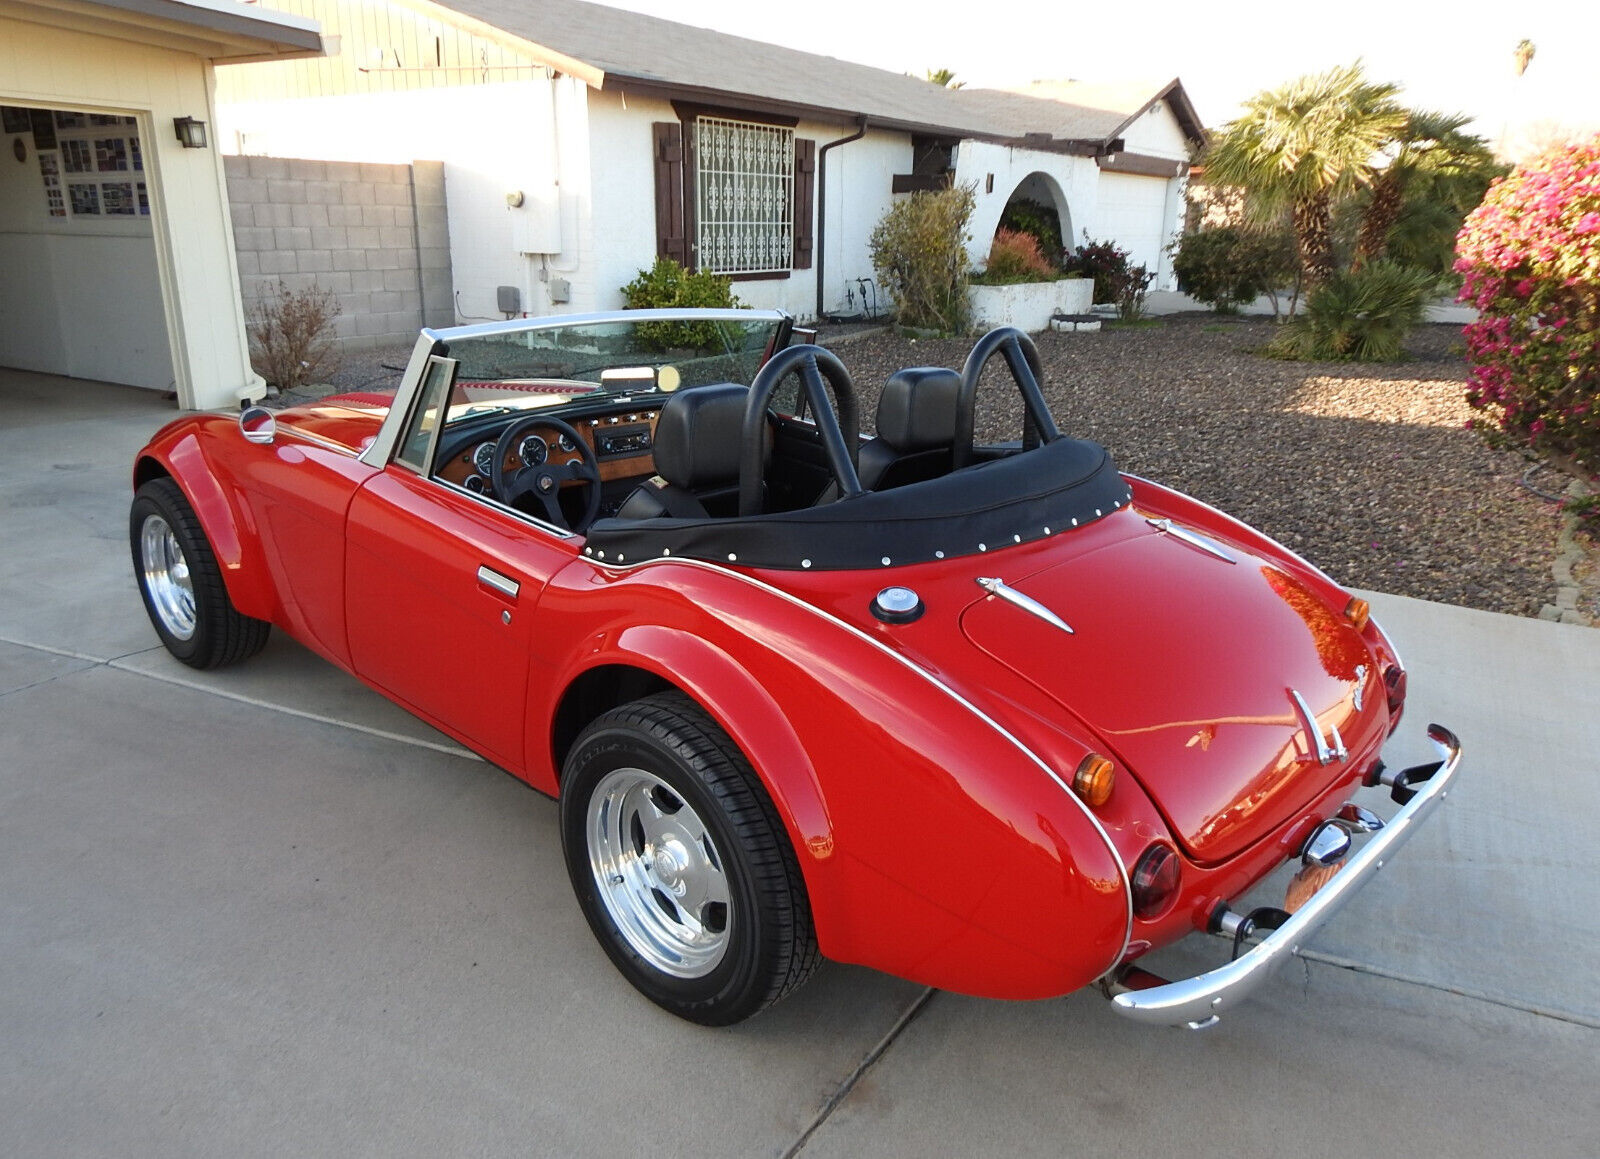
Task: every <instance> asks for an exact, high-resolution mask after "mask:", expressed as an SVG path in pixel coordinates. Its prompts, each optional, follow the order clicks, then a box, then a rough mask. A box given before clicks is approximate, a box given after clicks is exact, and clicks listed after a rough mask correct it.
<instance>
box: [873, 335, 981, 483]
mask: <svg viewBox="0 0 1600 1159" xmlns="http://www.w3.org/2000/svg"><path fill="white" fill-rule="evenodd" d="M960 393H961V375H960V374H958V373H957V372H956V371H954V370H950V369H948V368H946V367H943V366H913V367H909V368H907V369H905V370H897V371H895V372H894V373H893V374H891V375H890V376H889V381H888V382H886V383H884V386H883V393H882V394H881V395H880V396H879V397H878V435H877V438H874V439H869V440H868V441H867V442H865V443H863V444H862V445H861V470H860V475H861V486H862V487H864V488H866V489H867V490H868V491H887V490H889V489H891V488H893V487H903V486H905V485H906V484H907V483H921V482H922V481H923V480H925V479H934V478H937V477H938V476H940V475H947V474H949V473H950V466H951V448H952V447H953V446H954V445H955V439H956V399H957V396H959V395H960Z"/></svg>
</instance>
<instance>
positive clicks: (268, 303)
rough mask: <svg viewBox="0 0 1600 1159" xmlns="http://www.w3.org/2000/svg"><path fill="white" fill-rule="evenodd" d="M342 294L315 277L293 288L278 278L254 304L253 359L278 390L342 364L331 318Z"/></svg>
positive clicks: (323, 374) (251, 326) (299, 384)
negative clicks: (304, 285) (337, 295)
mask: <svg viewBox="0 0 1600 1159" xmlns="http://www.w3.org/2000/svg"><path fill="white" fill-rule="evenodd" d="M338 316H339V300H338V299H337V298H335V297H334V296H333V291H332V290H327V289H324V288H322V287H321V286H318V285H316V284H315V283H312V285H311V286H309V287H308V288H306V289H304V290H291V289H290V288H289V287H288V286H286V285H284V283H282V282H279V283H278V285H277V289H276V290H274V291H273V292H272V293H270V294H268V295H265V296H263V297H261V298H259V299H257V300H256V301H255V302H254V303H253V304H252V305H251V307H250V310H249V316H248V322H249V326H248V329H249V333H250V361H251V363H252V364H253V365H254V366H255V368H256V373H258V374H260V375H261V377H262V378H264V379H266V380H267V382H268V384H269V385H271V386H274V387H276V388H277V389H278V390H279V391H286V390H295V389H297V388H299V387H302V386H305V385H306V384H307V383H310V382H316V381H318V380H319V379H322V378H325V377H326V376H327V375H329V374H331V373H333V372H334V371H335V370H337V369H338V368H339V350H338V347H337V346H335V345H334V337H333V320H334V319H335V318H337V317H338Z"/></svg>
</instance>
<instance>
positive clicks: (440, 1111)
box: [0, 371, 1600, 1159]
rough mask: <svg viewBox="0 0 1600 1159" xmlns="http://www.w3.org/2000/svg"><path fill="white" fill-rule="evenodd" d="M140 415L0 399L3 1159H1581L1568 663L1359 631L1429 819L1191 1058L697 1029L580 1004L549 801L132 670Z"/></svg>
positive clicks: (1114, 1047) (471, 760) (46, 384)
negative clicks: (1447, 761)
mask: <svg viewBox="0 0 1600 1159" xmlns="http://www.w3.org/2000/svg"><path fill="white" fill-rule="evenodd" d="M172 413H173V412H172V410H171V407H170V404H168V403H163V402H162V401H161V400H160V399H159V397H157V396H154V395H150V394H145V393H141V392H138V391H133V390H128V389H123V388H117V387H103V386H98V385H94V384H87V383H81V382H69V381H66V380H51V379H46V378H42V377H40V376H35V375H22V374H17V373H15V372H7V371H0V496H3V500H4V502H3V508H0V1124H4V1126H3V1127H0V1138H3V1139H4V1143H3V1145H0V1146H3V1150H4V1152H5V1153H6V1154H8V1155H23V1156H33V1155H73V1156H99V1155H108V1156H109V1155H116V1156H126V1155H207V1156H210V1155H221V1154H226V1155H266V1154H273V1155H281V1154H299V1155H335V1154H336V1155H398V1154H407V1155H410V1154H416V1155H458V1154H460V1155H466V1154H471V1155H499V1154H534V1155H562V1156H566V1155H582V1156H588V1155H636V1154H644V1155H662V1156H677V1155H696V1156H779V1155H791V1154H803V1155H804V1156H806V1157H807V1159H815V1157H820V1156H901V1155H917V1156H923V1155H953V1156H954V1155H960V1156H969V1155H990V1154H993V1155H1052V1156H1054V1155H1102V1154H1104V1155H1110V1154H1117V1155H1125V1154H1131V1155H1167V1154H1178V1153H1182V1154H1184V1155H1186V1156H1188V1155H1218V1156H1224V1155H1225V1156H1256V1155H1260V1156H1269V1155H1270V1156H1278V1155H1282V1154H1292V1155H1296V1156H1304V1157H1307V1159H1315V1157H1318V1156H1328V1157H1330V1159H1345V1157H1347V1156H1350V1155H1358V1156H1359V1155H1410V1156H1432V1155H1451V1156H1506V1155H1518V1156H1520V1155H1538V1156H1594V1155H1596V1154H1597V1153H1600V1108H1597V1104H1596V1094H1595V1092H1596V1089H1597V1084H1600V916H1597V915H1600V906H1597V904H1596V897H1597V894H1600V865H1597V857H1596V853H1595V846H1596V838H1595V833H1596V825H1597V819H1600V712H1597V706H1600V635H1597V634H1596V633H1595V632H1594V631H1593V630H1592V629H1585V628H1575V627H1566V626H1561V625H1555V624H1548V623H1542V622H1538V621H1532V620H1522V619H1514V618H1510V617H1505V616H1495V615H1489V614H1486V613H1481V612H1472V611H1464V610H1461V609H1458V608H1451V607H1444V606H1439V605H1432V604H1424V603H1419V602H1417V601H1412V600H1407V599H1401V598H1397V597H1386V596H1375V597H1374V599H1373V602H1374V605H1375V608H1376V610H1377V613H1378V614H1379V616H1380V618H1382V620H1383V621H1384V623H1385V625H1386V626H1388V627H1389V628H1390V630H1391V631H1392V633H1393V634H1394V635H1395V636H1396V637H1397V639H1398V642H1399V644H1400V647H1401V649H1402V651H1403V652H1404V654H1405V656H1406V659H1407V661H1408V663H1409V665H1410V671H1411V688H1412V696H1411V705H1410V708H1409V710H1408V720H1407V723H1406V726H1405V727H1404V728H1403V729H1402V732H1403V734H1404V735H1405V736H1406V737H1408V738H1410V739H1409V740H1408V741H1407V742H1406V743H1407V746H1408V747H1407V749H1406V751H1405V752H1402V753H1401V754H1399V755H1400V756H1401V757H1402V758H1414V759H1419V760H1420V759H1424V757H1425V756H1426V750H1425V746H1424V745H1423V744H1421V743H1420V739H1419V738H1420V731H1421V726H1422V724H1423V723H1425V722H1426V721H1428V720H1438V721H1440V722H1442V723H1444V724H1447V725H1449V726H1451V727H1453V728H1454V729H1455V730H1456V731H1457V732H1458V733H1460V735H1461V736H1462V738H1463V741H1464V744H1465V746H1466V754H1467V755H1466V760H1465V765H1464V769H1463V773H1462V781H1461V787H1460V789H1459V790H1458V791H1457V792H1454V793H1452V794H1451V800H1450V801H1449V802H1448V803H1447V805H1446V807H1445V809H1444V810H1443V811H1442V813H1441V814H1440V815H1439V816H1438V817H1437V818H1436V819H1435V820H1434V821H1433V822H1432V823H1430V825H1429V826H1428V827H1427V828H1426V829H1425V830H1424V831H1423V832H1422V833H1421V834H1420V835H1419V836H1418V837H1417V838H1416V839H1415V840H1414V841H1413V842H1412V843H1411V844H1410V845H1408V846H1407V848H1406V849H1405V850H1404V852H1403V853H1402V854H1401V856H1400V857H1399V858H1398V859H1397V861H1396V864H1395V866H1394V867H1393V868H1394V871H1393V872H1392V873H1390V872H1387V871H1386V872H1385V873H1384V874H1383V875H1381V876H1380V877H1379V878H1378V879H1377V880H1376V881H1375V882H1374V883H1373V885H1372V886H1371V887H1370V888H1369V889H1368V890H1366V891H1365V892H1364V893H1363V894H1362V895H1361V896H1360V897H1359V898H1357V899H1356V901H1354V902H1353V903H1352V904H1351V905H1350V906H1349V907H1348V908H1347V909H1346V910H1345V911H1344V913H1343V914H1342V915H1341V917H1340V918H1339V919H1338V921H1337V923H1336V924H1335V925H1334V926H1333V927H1331V928H1330V929H1328V930H1327V931H1325V932H1324V934H1323V935H1322V936H1321V937H1319V938H1318V939H1317V940H1316V943H1315V947H1314V951H1313V953H1312V960H1311V961H1309V962H1307V963H1306V964H1304V965H1303V966H1302V965H1299V964H1295V965H1292V966H1291V967H1290V968H1288V969H1286V970H1285V971H1284V972H1283V973H1282V974H1280V975H1279V977H1278V978H1277V979H1276V980H1275V981H1274V982H1273V983H1272V984H1271V985H1270V986H1269V987H1268V988H1267V989H1266V990H1265V991H1264V993H1263V994H1262V995H1261V996H1260V998H1259V1000H1257V1001H1256V1002H1255V1003H1254V1004H1253V1005H1252V1006H1251V1007H1250V1008H1249V1009H1247V1010H1245V1011H1243V1012H1241V1013H1239V1014H1236V1015H1235V1016H1234V1017H1232V1018H1231V1019H1229V1020H1227V1021H1225V1022H1223V1023H1222V1024H1221V1025H1220V1026H1218V1027H1216V1028H1214V1029H1212V1030H1209V1031H1206V1032H1203V1033H1199V1034H1196V1033H1191V1032H1187V1031H1180V1030H1156V1029H1148V1028H1144V1027H1141V1026H1138V1025H1135V1024H1132V1023H1129V1022H1126V1021H1124V1020H1122V1019H1120V1018H1118V1017H1116V1016H1115V1015H1114V1014H1113V1013H1112V1011H1111V1009H1110V1008H1109V1007H1108V1006H1107V1005H1106V1004H1105V1003H1104V1002H1103V1001H1102V1000H1101V999H1100V998H1098V997H1097V996H1095V995H1092V994H1090V993H1082V994H1078V995H1074V996H1072V997H1071V998H1068V999H1065V1000H1060V1001H1052V1002H1042V1003H1028V1004H1007V1003H999V1002H987V1001H980V1000H975V999H969V998H962V997H958V996H955V995H950V994H944V993H930V992H927V991H924V990H923V989H922V988H920V987H917V986H913V985H910V984H908V983H904V982H899V981H896V980H894V979H890V978H886V977H883V976H881V975H877V974H874V973H872V972H870V971H866V970H862V969H857V968H851V967H841V966H833V965H826V966H824V968H823V969H822V970H821V971H820V972H819V973H818V975H817V976H816V978H815V979H814V980H813V981H812V983H811V984H810V985H809V986H808V987H807V988H806V989H805V990H803V991H801V992H800V993H799V994H798V995H796V996H795V997H793V998H791V999H790V1000H789V1001H787V1002H785V1003H783V1004H782V1005H780V1006H779V1007H777V1008H775V1009H773V1010H772V1011H770V1012H769V1013H767V1014H765V1015H763V1016H761V1017H760V1018H758V1019H756V1020H754V1021H753V1022H750V1023H747V1024H745V1025H744V1026H741V1027H736V1028H733V1029H730V1030H723V1031H708V1030H702V1029H698V1028H695V1027H692V1026H689V1025H687V1024H685V1023H681V1022H678V1021H676V1020H675V1019H672V1018H671V1017H669V1016H667V1015H665V1014H663V1013H661V1012H659V1011H657V1010H656V1008H655V1007H653V1006H651V1005H650V1004H648V1003H647V1002H645V1001H644V1000H643V999H641V998H638V997H637V996H636V995H635V994H634V993H633V991H632V990H630V989H629V988H628V987H627V986H626V985H625V984H624V983H623V982H622V980H621V978H620V977H619V976H618V975H617V974H616V973H615V972H614V971H613V970H612V969H611V968H610V966H609V964H608V963H607V961H606V959H605V957H604V956H603V954H602V953H601V951H600V950H599V948H598V947H597V946H596V945H595V943H594V942H593V940H592V939H591V937H590V935H589V932H588V930H587V928H586V927H585V925H584V923H583V920H582V918H581V916H580V915H579V913H578V910H577V908H576V906H575V905H574V904H573V903H572V901H571V899H570V896H569V893H568V887H567V883H566V878H565V874H564V872H563V869H562V865H561V859H560V852H559V840H558V835H557V828H556V810H555V806H554V804H553V803H552V802H550V801H548V800H546V799H545V798H543V797H540V796H539V795H537V794H535V793H533V792H532V791H530V790H529V789H527V788H526V787H524V786H523V785H522V784H521V783H520V782H517V781H515V780H514V779H512V778H511V777H509V776H507V775H505V774H504V773H502V772H500V771H499V770H497V769H495V768H493V767H491V766H489V765H487V764H485V763H484V762H482V761H480V760H478V759H476V758H475V757H472V756H471V755H470V754H466V753H464V752H463V751H462V750H461V749H459V748H458V747H457V746H456V745H454V744H453V743H451V742H450V741H449V740H448V739H446V738H444V737H442V736H440V735H439V734H437V733H435V732H433V731H431V730H430V729H428V728H426V727H424V726H422V725H420V724H418V723H417V722H415V721H414V720H412V718H410V717H409V716H407V715H406V714H404V713H403V712H401V711H399V710H398V709H395V708H393V707H392V706H391V705H389V704H388V703H387V702H385V701H383V700H382V699H380V698H378V697H377V696H375V695H373V694H371V693H369V692H367V691H366V690H365V689H363V688H362V687H360V686H359V685H358V684H357V683H355V682H354V681H353V680H350V679H348V678H346V677H344V676H343V675H341V674H339V673H338V672H335V671H334V670H333V669H331V668H329V667H328V666H327V665H326V664H324V663H322V662H321V661H319V660H317V659H316V658H314V657H313V656H311V655H310V654H309V653H307V652H305V651H304V650H302V649H300V648H299V647H297V646H296V645H294V644H293V643H291V642H289V641H287V640H285V639H284V638H282V636H281V634H280V635H278V636H276V637H275V638H274V642H273V644H272V645H271V646H270V647H269V648H268V650H267V652H266V653H265V654H264V655H263V656H261V657H260V658H259V659H258V660H257V661H254V662H252V663H251V664H248V665H246V666H244V667H241V668H238V669H235V670H232V671H226V672H222V673H217V674H199V673H194V672H191V671H190V670H188V669H186V668H183V667H182V666H181V665H178V664H177V663H175V662H173V661H171V660H170V659H169V658H168V657H167V656H166V654H165V653H164V652H162V651H161V650H160V649H159V648H158V647H157V645H156V640H155V636H154V633H153V632H152V630H151V629H150V626H149V624H148V622H147V620H146V619H145V616H144V612H143V609H142V608H141V606H140V603H139V599H138V595H137V593H136V590H135V587H134V583H133V579H132V576H131V573H130V569H129V563H128V546H127V529H126V512H127V502H128V498H129V495H128V482H127V475H128V467H129V463H130V461H131V456H132V453H133V451H134V450H135V449H136V448H137V447H138V446H139V445H140V444H141V443H142V442H143V441H144V439H145V438H146V437H147V436H148V434H149V433H150V432H151V431H153V430H154V429H155V427H156V426H158V425H159V424H160V423H161V422H163V421H165V420H166V419H167V418H170V417H172ZM1219 953H1225V951H1224V950H1223V949H1222V947H1221V944H1220V943H1216V942H1212V941H1210V940H1208V939H1201V938H1192V939H1190V940H1189V941H1188V942H1185V943H1183V944H1182V945H1180V946H1178V947H1174V948H1172V949H1170V950H1168V951H1165V952H1164V953H1163V954H1162V955H1161V962H1163V963H1165V964H1166V965H1168V966H1170V967H1171V968H1172V969H1182V968H1185V966H1186V965H1187V968H1190V969H1199V968H1202V967H1203V966H1204V965H1206V964H1210V963H1214V962H1215V961H1217V960H1219V958H1218V955H1219Z"/></svg>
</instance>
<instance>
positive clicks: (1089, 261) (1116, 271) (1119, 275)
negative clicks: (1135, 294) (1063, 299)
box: [1063, 231, 1128, 302]
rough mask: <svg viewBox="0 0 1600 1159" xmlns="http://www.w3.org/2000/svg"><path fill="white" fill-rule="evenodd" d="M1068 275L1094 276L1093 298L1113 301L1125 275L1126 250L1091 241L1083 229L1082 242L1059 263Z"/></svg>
mask: <svg viewBox="0 0 1600 1159" xmlns="http://www.w3.org/2000/svg"><path fill="white" fill-rule="evenodd" d="M1063 268H1064V269H1065V270H1066V272H1067V273H1069V274H1082V275H1083V276H1084V277H1086V278H1093V279H1094V300H1095V301H1096V302H1115V301H1117V299H1118V297H1119V295H1120V292H1121V290H1122V289H1123V287H1124V285H1125V283H1126V281H1127V277H1128V251H1127V250H1122V249H1118V248H1117V247H1116V245H1115V244H1114V243H1112V242H1109V241H1095V240H1094V239H1093V238H1091V237H1090V236H1089V234H1088V232H1087V231H1085V232H1084V235H1083V244H1082V245H1081V246H1079V247H1078V248H1077V249H1076V250H1075V251H1073V253H1072V254H1071V255H1069V256H1068V258H1067V260H1066V261H1065V262H1064V263H1063Z"/></svg>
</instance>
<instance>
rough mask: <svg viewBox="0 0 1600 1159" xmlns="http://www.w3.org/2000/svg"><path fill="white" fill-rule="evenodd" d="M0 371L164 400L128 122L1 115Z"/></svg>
mask: <svg viewBox="0 0 1600 1159" xmlns="http://www.w3.org/2000/svg"><path fill="white" fill-rule="evenodd" d="M0 144H3V145H4V147H5V157H4V163H3V164H0V318H3V319H5V325H4V326H0V366H10V367H16V368H18V369H21V370H37V371H43V372H45V373H47V374H58V375H64V376H66V377H69V378H88V379H97V380H99V381H101V382H119V383H126V384H128V385H130V386H143V387H148V388H150V389H153V390H172V389H174V387H175V386H176V383H175V382H174V378H173V372H172V352H171V347H170V346H169V344H168V340H167V321H166V308H165V305H164V303H163V300H162V296H161V275H160V272H159V270H158V268H157V262H156V246H155V238H154V234H153V231H152V228H151V220H150V192H149V188H148V186H147V183H146V173H145V165H144V160H145V151H144V142H143V141H142V140H141V138H140V129H139V125H138V121H137V118H135V117H134V116H133V115H132V114H131V113H128V114H124V113H106V112H103V111H101V112H88V111H80V110H74V109H62V108H56V109H47V108H34V107H22V106H17V105H0Z"/></svg>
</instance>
